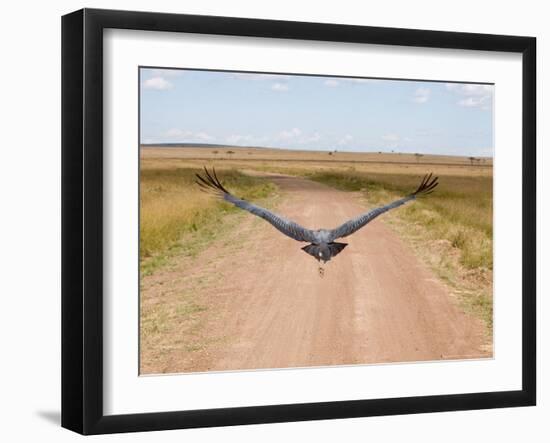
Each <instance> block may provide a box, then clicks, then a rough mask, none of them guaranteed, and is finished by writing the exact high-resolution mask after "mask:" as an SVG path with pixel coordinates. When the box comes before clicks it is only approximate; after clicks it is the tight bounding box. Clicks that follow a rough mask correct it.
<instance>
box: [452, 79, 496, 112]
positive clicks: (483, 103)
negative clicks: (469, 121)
mask: <svg viewBox="0 0 550 443" xmlns="http://www.w3.org/2000/svg"><path fill="white" fill-rule="evenodd" d="M445 87H446V89H447V90H448V91H450V92H452V93H454V94H456V95H458V96H461V97H462V98H460V99H459V100H458V101H457V102H456V103H457V105H459V106H464V107H466V108H480V109H483V110H489V109H491V108H492V104H493V90H494V89H493V85H479V84H472V83H446V84H445Z"/></svg>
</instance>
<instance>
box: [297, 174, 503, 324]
mask: <svg viewBox="0 0 550 443" xmlns="http://www.w3.org/2000/svg"><path fill="white" fill-rule="evenodd" d="M435 174H436V175H439V186H438V187H437V189H436V192H434V193H433V194H430V195H429V196H428V197H426V198H422V199H419V200H418V201H416V202H415V204H409V205H406V206H405V207H402V208H400V209H399V210H398V211H390V212H388V213H386V214H384V219H385V221H389V222H390V224H391V226H392V227H393V228H394V229H395V230H397V231H398V232H399V233H400V235H401V236H402V237H403V238H405V239H406V240H408V241H409V242H410V243H412V245H413V246H414V248H415V249H416V250H417V252H418V253H419V255H420V256H421V257H422V258H423V259H424V260H425V261H427V262H428V263H429V265H430V266H431V267H432V268H433V269H434V270H435V271H436V273H437V274H438V275H439V276H440V277H441V278H442V279H443V280H444V281H446V282H447V283H448V284H449V285H450V286H451V288H452V289H453V290H454V292H455V293H456V294H457V295H458V296H459V298H460V300H461V301H462V302H463V306H464V307H465V308H466V310H468V311H471V312H473V313H475V314H477V315H478V316H480V317H481V318H482V319H483V320H484V321H485V323H486V324H487V326H488V328H489V330H492V318H493V309H492V307H493V302H492V269H493V241H492V238H493V195H492V194H493V193H492V175H491V176H489V175H485V176H464V175H462V176H454V175H447V174H437V171H436V172H435ZM304 175H305V176H307V177H308V178H310V179H311V180H315V181H318V182H321V183H324V184H327V185H329V186H332V187H335V188H338V189H342V190H346V191H359V192H361V194H362V195H363V196H364V197H365V199H366V200H367V203H368V204H369V206H371V207H376V206H381V205H384V204H387V203H389V202H391V201H393V200H395V199H397V198H400V197H403V196H404V195H406V194H407V193H409V192H411V191H412V190H414V189H415V188H416V186H418V181H419V179H420V177H421V176H420V175H418V174H408V173H400V174H381V173H366V172H360V171H355V170H354V169H353V168H349V169H348V170H333V171H319V172H309V173H308V172H306V173H305V174H304Z"/></svg>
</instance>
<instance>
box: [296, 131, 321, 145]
mask: <svg viewBox="0 0 550 443" xmlns="http://www.w3.org/2000/svg"><path fill="white" fill-rule="evenodd" d="M320 140H321V134H319V133H318V132H315V133H313V134H311V135H305V136H303V137H302V138H301V139H300V141H299V143H301V144H303V145H307V144H310V143H317V142H318V141H320Z"/></svg>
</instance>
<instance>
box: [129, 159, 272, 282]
mask: <svg viewBox="0 0 550 443" xmlns="http://www.w3.org/2000/svg"><path fill="white" fill-rule="evenodd" d="M197 172H200V168H193V167H174V166H173V165H171V164H170V162H167V163H164V165H159V164H158V163H156V162H148V161H147V160H142V163H141V171H140V264H141V272H142V275H147V274H149V273H151V272H153V271H154V269H156V268H157V267H158V266H161V265H162V264H164V263H165V262H166V260H167V259H168V258H170V257H171V256H172V255H174V254H176V253H178V254H195V253H196V252H198V251H200V250H201V249H203V248H204V247H205V246H206V245H207V244H208V243H209V240H212V239H213V238H214V237H215V236H216V235H217V234H218V233H219V232H220V230H222V229H223V227H224V217H223V216H224V214H225V213H227V212H233V211H235V212H236V209H235V208H232V207H230V206H228V205H226V204H223V203H222V202H221V201H220V200H219V199H216V198H207V196H206V195H205V193H204V192H201V191H200V189H199V187H198V186H197V185H196V184H195V174H196V173H197ZM218 175H219V177H220V179H221V180H223V182H224V183H226V184H227V186H229V187H230V188H231V189H234V190H235V192H237V193H238V194H239V195H242V196H243V198H247V199H251V200H261V199H263V198H265V197H266V196H268V195H269V194H270V193H272V192H273V191H274V189H275V186H274V185H273V184H271V183H269V182H267V181H265V180H261V179H259V178H255V177H251V176H248V175H245V174H243V173H241V172H238V171H235V170H224V169H220V170H218Z"/></svg>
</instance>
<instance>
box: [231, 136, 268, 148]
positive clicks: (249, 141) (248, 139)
mask: <svg viewBox="0 0 550 443" xmlns="http://www.w3.org/2000/svg"><path fill="white" fill-rule="evenodd" d="M225 141H226V142H227V143H229V144H230V145H247V146H252V145H262V144H265V143H266V142H267V141H269V137H267V136H262V137H257V136H254V135H250V134H245V135H243V134H231V135H228V136H227V137H226V138H225Z"/></svg>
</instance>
